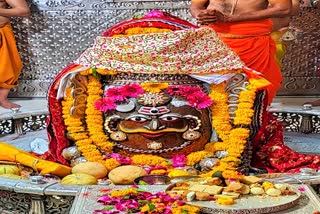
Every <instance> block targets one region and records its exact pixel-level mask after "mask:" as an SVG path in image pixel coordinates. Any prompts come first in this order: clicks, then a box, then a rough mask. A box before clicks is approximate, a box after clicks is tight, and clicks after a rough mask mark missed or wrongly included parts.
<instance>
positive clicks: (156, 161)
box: [131, 154, 167, 166]
mask: <svg viewBox="0 0 320 214" xmlns="http://www.w3.org/2000/svg"><path fill="white" fill-rule="evenodd" d="M131 160H132V163H133V164H136V165H149V166H157V165H164V164H165V163H166V162H167V161H166V159H164V158H162V157H159V156H155V155H144V154H142V155H134V156H132V158H131Z"/></svg>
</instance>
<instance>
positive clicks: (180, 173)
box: [168, 169, 190, 178]
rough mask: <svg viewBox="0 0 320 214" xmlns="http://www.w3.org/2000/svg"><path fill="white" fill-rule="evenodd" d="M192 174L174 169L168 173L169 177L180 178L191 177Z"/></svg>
mask: <svg viewBox="0 0 320 214" xmlns="http://www.w3.org/2000/svg"><path fill="white" fill-rule="evenodd" d="M189 175H190V174H189V173H188V172H187V171H184V170H182V169H173V170H171V171H170V172H169V173H168V176H169V177H171V178H172V177H178V176H189Z"/></svg>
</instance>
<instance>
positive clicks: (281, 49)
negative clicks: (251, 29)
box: [271, 30, 288, 68]
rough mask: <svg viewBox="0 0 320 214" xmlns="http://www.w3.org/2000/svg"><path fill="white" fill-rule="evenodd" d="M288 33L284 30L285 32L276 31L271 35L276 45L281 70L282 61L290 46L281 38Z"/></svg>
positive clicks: (277, 59) (277, 60) (276, 57)
mask: <svg viewBox="0 0 320 214" xmlns="http://www.w3.org/2000/svg"><path fill="white" fill-rule="evenodd" d="M286 32H287V31H286V30H283V31H275V32H272V33H271V37H272V39H273V40H274V42H275V43H276V53H275V59H276V62H277V63H278V65H279V67H280V68H281V67H282V64H281V60H282V58H283V57H284V54H285V53H286V50H287V46H288V45H287V44H286V43H285V42H283V41H282V40H281V38H282V37H283V35H284V34H285V33H286Z"/></svg>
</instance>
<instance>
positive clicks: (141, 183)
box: [139, 181, 148, 185]
mask: <svg viewBox="0 0 320 214" xmlns="http://www.w3.org/2000/svg"><path fill="white" fill-rule="evenodd" d="M139 185H148V183H147V182H145V181H139Z"/></svg>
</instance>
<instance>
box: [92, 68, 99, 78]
mask: <svg viewBox="0 0 320 214" xmlns="http://www.w3.org/2000/svg"><path fill="white" fill-rule="evenodd" d="M91 70H92V72H91V73H92V75H93V76H94V77H95V78H97V79H100V78H101V77H100V74H99V73H98V72H97V69H96V68H92V69H91Z"/></svg>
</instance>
